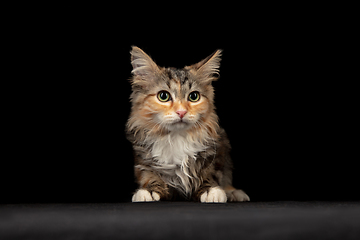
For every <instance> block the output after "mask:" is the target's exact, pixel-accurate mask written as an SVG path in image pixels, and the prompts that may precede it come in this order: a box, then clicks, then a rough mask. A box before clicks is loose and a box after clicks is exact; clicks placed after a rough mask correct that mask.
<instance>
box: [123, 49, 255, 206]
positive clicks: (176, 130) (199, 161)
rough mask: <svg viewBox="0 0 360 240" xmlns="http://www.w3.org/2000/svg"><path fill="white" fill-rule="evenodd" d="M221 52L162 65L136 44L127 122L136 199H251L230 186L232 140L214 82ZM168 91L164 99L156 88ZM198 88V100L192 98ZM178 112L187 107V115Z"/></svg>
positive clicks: (221, 200)
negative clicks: (175, 65) (218, 106)
mask: <svg viewBox="0 0 360 240" xmlns="http://www.w3.org/2000/svg"><path fill="white" fill-rule="evenodd" d="M220 56H221V51H220V50H218V51H216V52H215V53H213V54H212V55H210V56H209V57H207V58H206V59H204V60H202V61H201V62H199V63H197V64H194V65H192V66H187V67H184V68H183V69H175V68H162V67H159V66H157V65H156V63H155V62H154V61H153V60H152V59H151V58H150V57H149V56H148V55H147V54H146V53H144V52H143V51H142V50H141V49H140V48H137V47H133V48H132V51H131V63H132V66H133V70H132V74H133V77H132V79H131V84H132V91H133V92H132V94H131V96H130V99H131V102H132V109H131V114H130V117H129V120H128V122H127V125H126V132H127V138H128V140H129V141H130V142H131V143H132V144H133V149H134V157H135V176H136V180H137V183H138V184H139V189H138V190H137V191H136V192H135V194H134V196H133V201H157V200H160V199H162V200H166V199H173V197H174V196H175V195H181V196H182V197H185V198H187V199H189V198H193V199H195V200H197V201H202V202H226V200H229V201H247V200H249V197H248V196H247V195H246V194H245V193H244V192H243V191H241V190H237V189H235V188H234V187H232V162H231V159H230V155H229V151H230V143H229V140H228V138H227V136H226V133H225V131H224V130H223V129H222V128H221V127H220V126H219V125H218V117H217V115H216V112H215V106H214V89H213V87H212V85H211V82H212V81H214V80H216V79H217V78H218V76H219V67H220V60H221V59H220ZM161 91H167V92H168V93H169V94H170V96H171V97H170V100H169V101H167V102H162V101H160V100H159V98H158V93H159V92H161ZM194 91H196V92H198V93H199V94H200V98H199V100H198V101H196V102H192V101H190V100H189V94H190V93H191V92H194ZM177 111H185V112H186V113H185V115H183V118H181V117H180V115H179V114H177V113H176V112H177Z"/></svg>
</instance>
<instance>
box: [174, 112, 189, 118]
mask: <svg viewBox="0 0 360 240" xmlns="http://www.w3.org/2000/svg"><path fill="white" fill-rule="evenodd" d="M176 113H177V114H178V115H179V117H180V118H181V119H182V118H183V117H184V116H185V114H186V113H187V111H186V110H179V111H176Z"/></svg>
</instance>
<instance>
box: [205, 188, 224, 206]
mask: <svg viewBox="0 0 360 240" xmlns="http://www.w3.org/2000/svg"><path fill="white" fill-rule="evenodd" d="M226 200H227V198H226V193H225V191H224V190H223V189H222V188H220V187H212V188H210V189H209V191H207V192H204V193H203V194H202V195H201V196H200V201H201V202H202V203H226Z"/></svg>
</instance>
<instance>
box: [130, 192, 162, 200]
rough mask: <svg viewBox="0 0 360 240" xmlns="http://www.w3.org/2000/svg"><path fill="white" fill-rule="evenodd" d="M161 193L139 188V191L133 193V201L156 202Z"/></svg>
mask: <svg viewBox="0 0 360 240" xmlns="http://www.w3.org/2000/svg"><path fill="white" fill-rule="evenodd" d="M159 200H160V195H159V194H158V193H156V192H152V194H150V192H149V191H148V190H145V189H139V190H137V192H136V193H135V194H134V195H133V197H132V201H133V202H154V201H159Z"/></svg>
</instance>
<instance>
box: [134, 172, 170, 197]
mask: <svg viewBox="0 0 360 240" xmlns="http://www.w3.org/2000/svg"><path fill="white" fill-rule="evenodd" d="M135 175H136V178H137V181H138V184H139V189H138V190H137V191H136V192H135V193H134V195H133V197H132V201H133V202H154V201H159V200H160V199H166V198H168V197H169V189H168V186H167V185H166V183H165V182H164V181H163V180H161V178H160V177H159V176H158V175H156V174H155V173H153V172H151V171H148V170H138V169H136V170H135Z"/></svg>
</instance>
